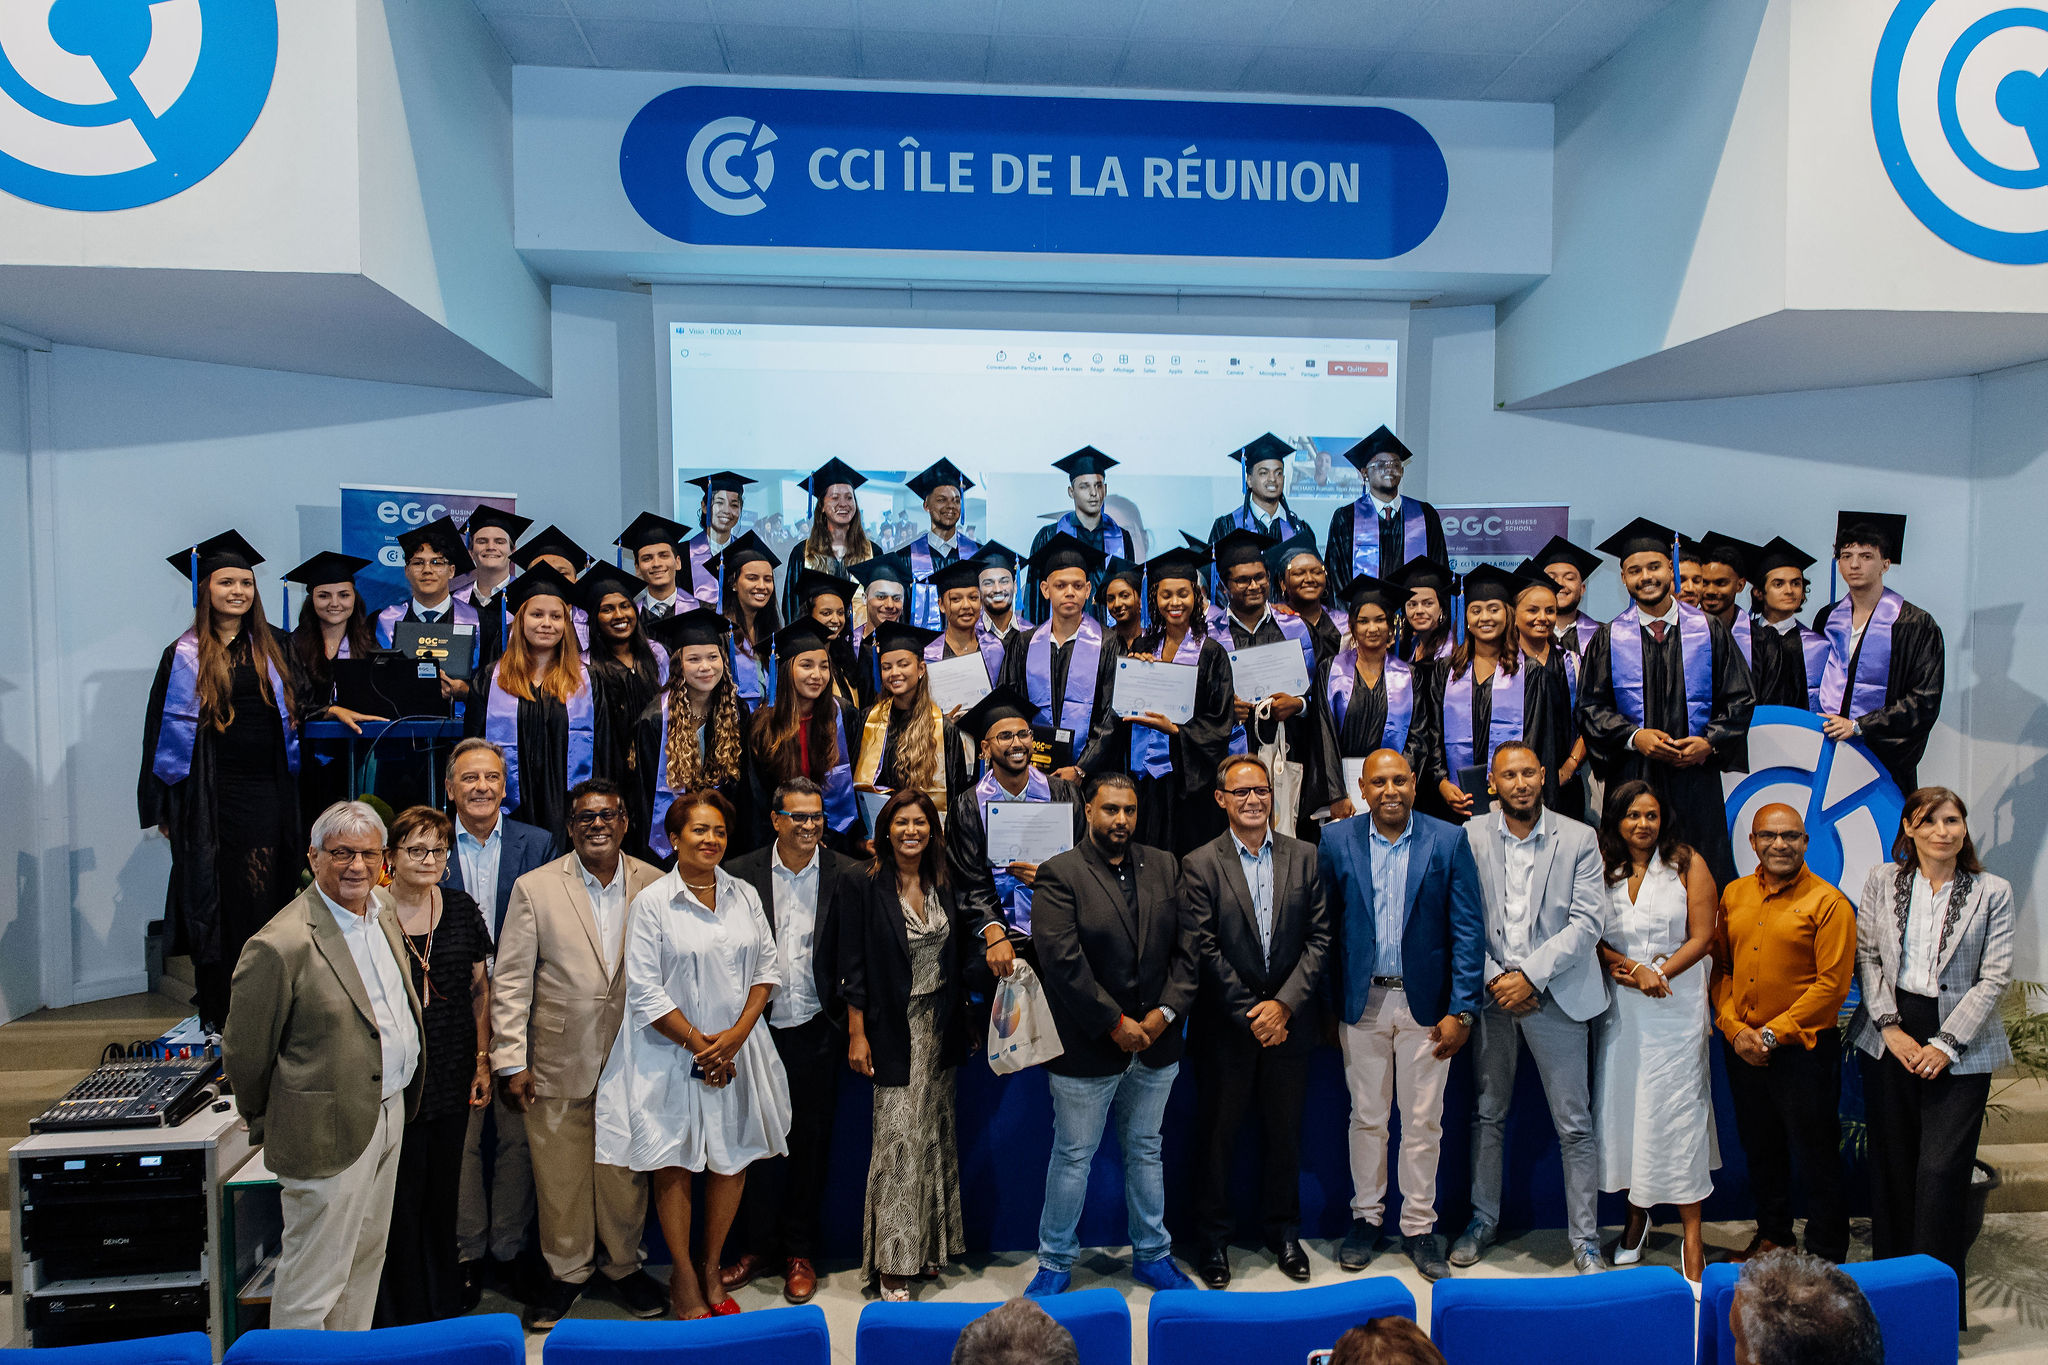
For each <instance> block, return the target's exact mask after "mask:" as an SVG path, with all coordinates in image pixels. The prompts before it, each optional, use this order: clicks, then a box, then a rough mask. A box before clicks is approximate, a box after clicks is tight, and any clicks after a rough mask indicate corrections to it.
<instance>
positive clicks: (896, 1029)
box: [839, 863, 969, 1085]
mask: <svg viewBox="0 0 2048 1365" xmlns="http://www.w3.org/2000/svg"><path fill="white" fill-rule="evenodd" d="M872 866H873V864H858V863H857V864H854V865H853V868H852V870H851V873H850V876H849V877H848V879H847V880H848V882H849V889H850V890H851V891H852V893H853V894H849V895H846V896H844V897H843V898H842V900H841V902H840V909H841V910H842V911H843V912H844V913H843V914H842V916H841V919H840V925H839V989H840V994H841V995H842V996H843V997H844V999H845V1002H846V1005H847V1007H848V1008H849V1009H857V1010H860V1011H861V1016H862V1017H861V1026H862V1028H863V1029H864V1030H865V1032H866V1033H867V1039H868V1050H869V1051H870V1053H872V1054H873V1057H874V1063H875V1078H874V1079H875V1084H876V1085H909V1084H910V931H909V929H908V927H907V926H906V925H905V924H904V922H903V907H902V906H901V905H900V904H898V903H897V900H896V878H895V877H894V876H893V875H892V873H891V872H885V873H884V874H883V875H882V876H880V877H875V876H870V875H869V868H870V867H872ZM939 904H940V905H942V906H944V907H945V909H946V950H945V952H944V954H943V955H942V956H941V958H940V972H941V975H940V978H939V991H938V1006H939V1030H940V1035H939V1065H940V1066H958V1065H959V1064H960V1062H961V1060H962V1059H963V1058H965V1057H966V1055H967V1034H966V1030H965V1028H964V1027H963V1025H962V1021H961V1018H960V1001H961V994H962V992H961V985H960V977H961V964H960V957H961V953H962V952H963V946H962V945H964V944H966V943H967V942H968V941H969V940H968V936H967V925H966V923H965V912H964V911H962V910H961V908H960V904H959V902H958V900H957V899H956V898H955V897H954V895H953V889H952V887H950V886H943V887H940V888H939Z"/></svg>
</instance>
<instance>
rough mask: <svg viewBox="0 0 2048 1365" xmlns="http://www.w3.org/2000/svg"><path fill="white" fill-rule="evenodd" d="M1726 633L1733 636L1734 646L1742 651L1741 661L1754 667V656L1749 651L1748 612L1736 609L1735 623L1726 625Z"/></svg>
mask: <svg viewBox="0 0 2048 1365" xmlns="http://www.w3.org/2000/svg"><path fill="white" fill-rule="evenodd" d="M1728 633H1729V634H1730V635H1733V636H1734V637H1735V647H1736V648H1737V649H1739V650H1741V651H1742V662H1744V663H1746V664H1748V665H1749V666H1750V667H1751V668H1755V667H1756V657H1755V656H1754V655H1753V654H1751V653H1750V649H1751V646H1750V642H1749V613H1748V612H1746V611H1742V610H1739V609H1738V610H1737V611H1736V613H1735V624H1734V625H1732V626H1730V627H1728Z"/></svg>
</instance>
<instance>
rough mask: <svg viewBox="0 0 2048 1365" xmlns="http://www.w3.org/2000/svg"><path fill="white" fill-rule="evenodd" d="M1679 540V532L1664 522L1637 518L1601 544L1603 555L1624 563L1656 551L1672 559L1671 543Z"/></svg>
mask: <svg viewBox="0 0 2048 1365" xmlns="http://www.w3.org/2000/svg"><path fill="white" fill-rule="evenodd" d="M1676 539H1678V532H1676V531H1674V530H1672V529H1671V528H1670V527H1669V526H1666V525H1664V524H1663V523H1662V522H1657V521H1651V520H1650V519H1649V518H1648V517H1637V518H1636V519H1635V520H1634V521H1632V522H1630V523H1629V524H1628V525H1626V526H1624V527H1622V528H1621V529H1620V530H1619V531H1616V532H1615V533H1614V534H1613V535H1611V536H1609V537H1607V539H1605V540H1603V541H1601V542H1600V550H1601V552H1602V553H1603V554H1610V555H1613V556H1614V557H1615V558H1616V559H1619V560H1621V561H1622V562H1623V563H1627V562H1628V557H1629V556H1630V555H1640V554H1648V553H1650V552H1652V551H1655V552H1656V553H1657V554H1660V555H1663V556H1664V557H1665V558H1666V559H1669V558H1671V542H1672V541H1674V540H1676Z"/></svg>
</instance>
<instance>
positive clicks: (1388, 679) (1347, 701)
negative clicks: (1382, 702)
mask: <svg viewBox="0 0 2048 1365" xmlns="http://www.w3.org/2000/svg"><path fill="white" fill-rule="evenodd" d="M1381 668H1382V672H1381V673H1380V681H1381V682H1382V683H1383V684H1384V685H1385V687H1386V689H1387V719H1386V722H1385V726H1384V728H1382V730H1381V731H1380V743H1381V744H1382V745H1384V746H1385V747H1386V748H1389V749H1394V750H1397V751H1399V750H1403V749H1406V748H1407V747H1408V727H1409V726H1410V725H1411V724H1413V723H1414V719H1415V670H1414V669H1412V668H1410V667H1409V666H1408V665H1407V664H1405V663H1403V662H1401V660H1399V659H1397V658H1395V657H1394V656H1393V655H1392V654H1389V655H1387V657H1386V660H1385V661H1384V663H1383V664H1382V665H1381ZM1328 676H1329V688H1328V691H1329V702H1330V719H1331V720H1332V721H1334V722H1335V723H1336V727H1337V735H1338V738H1339V739H1340V740H1341V739H1342V738H1343V734H1344V713H1345V712H1346V711H1349V710H1350V709H1351V690H1352V688H1354V687H1356V686H1357V684H1358V651H1357V650H1356V649H1354V648H1352V647H1351V646H1349V645H1346V646H1345V647H1344V648H1343V650H1341V651H1340V652H1339V653H1338V655H1337V657H1336V658H1334V659H1332V660H1330V671H1329V675H1328Z"/></svg>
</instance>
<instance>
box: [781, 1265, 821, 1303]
mask: <svg viewBox="0 0 2048 1365" xmlns="http://www.w3.org/2000/svg"><path fill="white" fill-rule="evenodd" d="M817 1292H818V1272H817V1271H816V1270H815V1269H813V1268H812V1266H811V1262H810V1259H809V1258H808V1257H804V1256H792V1257H790V1258H789V1264H788V1266H786V1267H785V1268H784V1269H783V1272H782V1297H783V1298H785V1299H788V1300H789V1301H790V1302H791V1303H809V1302H810V1301H811V1295H813V1294H815V1293H817Z"/></svg>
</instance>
